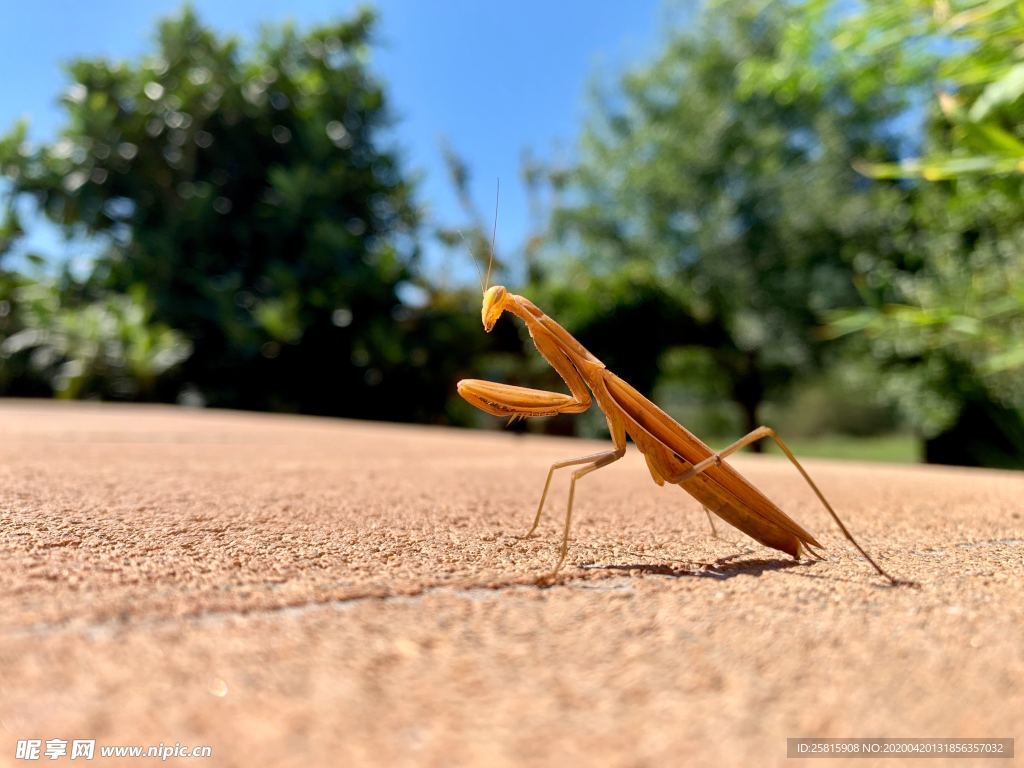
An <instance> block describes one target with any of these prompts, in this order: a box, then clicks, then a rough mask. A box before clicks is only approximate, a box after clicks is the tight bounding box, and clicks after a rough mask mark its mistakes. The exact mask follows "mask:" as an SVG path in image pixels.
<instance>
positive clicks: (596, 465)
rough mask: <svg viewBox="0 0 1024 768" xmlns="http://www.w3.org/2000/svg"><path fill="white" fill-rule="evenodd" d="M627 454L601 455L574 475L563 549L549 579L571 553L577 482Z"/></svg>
mask: <svg viewBox="0 0 1024 768" xmlns="http://www.w3.org/2000/svg"><path fill="white" fill-rule="evenodd" d="M625 453H626V449H625V448H620V449H616V450H613V451H608V452H607V453H605V454H603V455H600V454H599V458H597V459H596V460H595V461H594V462H593V463H591V464H588V465H587V466H585V467H583V468H581V469H577V470H576V471H575V472H573V473H572V480H571V481H570V483H569V503H568V504H567V505H566V509H565V530H564V531H563V532H562V547H561V549H560V551H559V556H558V563H557V564H556V565H555V568H554V570H553V571H551V573H550V574H548V576H547V578H549V579H550V578H553V577H554V576H555V574H557V573H558V571H559V570H560V569H561V567H562V563H564V562H565V557H566V555H567V554H568V552H569V529H570V527H571V526H572V502H573V498H574V497H575V495H576V481H577V480H579V479H580V478H581V477H583V476H584V475H589V474H590V473H591V472H593V471H594V470H596V469H601V467H607V466H608V465H609V464H611V463H612V462H615V461H618V460H619V459H621V458H622V457H623V456H624V455H625Z"/></svg>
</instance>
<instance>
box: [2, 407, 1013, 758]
mask: <svg viewBox="0 0 1024 768" xmlns="http://www.w3.org/2000/svg"><path fill="white" fill-rule="evenodd" d="M600 447H601V446H600V445H598V444H591V443H583V442H576V441H570V440H562V439H546V438H534V437H518V436H514V435H511V434H503V433H478V432H466V431H454V430H445V429H435V428H422V427H405V426H392V425H382V424H373V423H360V422H351V421H335V420H318V419H311V418H300V417H281V416H267V415H253V414H238V413H227V412H216V411H207V412H201V411H187V410H177V409H172V408H161V407H143V406H111V405H102V406H101V405H70V404H59V403H45V402H27V401H6V402H5V401H0V565H2V567H0V765H2V766H6V765H28V764H31V763H26V762H24V761H19V760H17V759H15V755H16V742H17V741H18V740H19V739H32V738H39V739H43V740H44V741H45V740H47V739H56V738H60V739H67V740H69V741H70V740H72V739H95V740H96V741H97V744H98V745H147V746H148V745H156V744H160V743H163V744H165V745H173V744H175V743H180V744H183V745H188V746H194V745H210V746H212V747H213V758H212V759H205V760H204V759H191V760H185V759H181V760H178V761H175V760H169V761H168V763H169V764H178V765H186V764H188V765H218V766H321V765H323V766H332V765H339V766H340V765H368V766H376V765H382V766H390V765H396V766H406V765H409V766H412V765H417V766H418V765H427V766H435V765H436V766H451V765H485V766H513V765H515V766H519V765H556V764H557V765H562V764H574V763H579V764H587V765H620V766H646V765H651V766H674V765H697V766H701V765H708V766H712V765H714V766H729V765H783V764H785V765H794V764H796V763H797V762H798V761H787V759H786V757H785V755H786V738H787V737H792V736H817V737H828V736H851V737H869V736H870V737H879V736H888V737H926V736H927V737H992V738H996V737H1017V740H1018V742H1017V743H1018V750H1019V749H1022V748H1024V743H1022V742H1021V737H1022V736H1024V599H1022V587H1024V517H1022V515H1024V474H1020V473H1009V472H994V471H971V470H964V469H949V468H945V469H940V468H932V467H896V466H882V465H877V466H876V465H868V464H854V463H838V462H825V461H809V462H807V466H808V469H809V471H810V472H811V474H812V475H813V476H814V477H815V478H816V479H817V480H818V482H819V484H820V485H821V487H822V489H823V491H824V492H825V493H826V495H828V496H829V497H830V498H831V499H832V501H833V502H834V505H835V506H836V508H837V510H838V511H839V513H840V514H841V515H843V516H845V519H846V521H847V523H848V524H849V525H850V526H851V527H852V529H853V530H854V531H855V532H856V533H858V534H859V535H860V537H861V540H862V543H863V544H864V545H865V546H866V547H867V548H868V550H869V551H870V552H872V553H874V554H875V555H876V557H877V558H878V559H879V561H880V562H881V563H882V564H883V565H884V566H885V567H886V568H889V569H891V571H892V572H894V573H895V574H897V575H899V576H901V577H904V578H908V579H915V580H917V581H918V582H919V583H920V587H919V588H891V587H887V586H886V585H885V584H884V582H882V581H881V580H880V579H879V578H877V577H876V576H875V575H874V574H873V573H872V571H871V570H870V568H869V567H868V566H867V565H866V564H865V563H864V562H863V561H862V560H861V559H860V558H859V557H858V556H857V555H856V553H855V552H853V551H852V550H851V549H850V547H849V546H847V545H846V544H845V543H844V541H843V540H842V538H841V536H840V535H839V534H838V532H837V531H836V529H835V527H834V525H832V524H831V523H830V520H829V519H828V517H827V515H826V513H825V512H824V511H823V510H822V509H821V508H820V507H819V506H818V504H817V501H816V500H815V498H814V497H813V496H812V494H811V493H810V491H809V490H808V489H807V487H806V486H805V485H804V484H803V483H802V481H801V480H800V478H799V476H798V475H797V474H796V472H795V471H794V470H793V469H792V467H791V466H790V465H788V464H787V463H785V462H784V461H783V460H781V459H776V458H760V457H745V456H741V457H739V458H736V459H735V460H734V461H732V463H733V464H734V465H735V466H736V467H737V468H739V469H740V470H741V471H742V472H744V473H745V474H746V475H747V476H748V477H749V478H750V479H751V480H752V481H753V482H755V483H756V484H757V485H759V486H760V487H762V488H763V489H764V490H765V491H766V492H767V493H768V495H769V496H771V497H772V498H773V499H774V500H775V501H776V502H778V503H779V504H780V506H782V507H783V508H784V509H786V510H787V511H788V512H789V513H790V514H791V515H792V516H793V517H794V518H796V519H797V520H798V521H800V522H801V523H802V524H803V525H804V526H805V527H807V528H808V529H809V530H810V531H811V532H812V533H814V534H815V535H816V536H818V538H819V539H820V540H821V541H822V543H823V544H825V545H826V547H827V548H828V549H827V556H828V559H827V561H826V562H820V563H817V562H816V563H813V564H802V563H801V564H797V563H793V562H792V561H790V560H789V559H788V558H787V557H785V556H784V555H781V554H780V553H777V552H774V551H772V550H767V549H765V548H763V547H760V546H758V545H756V544H755V543H754V542H752V541H750V540H746V539H744V538H742V536H741V535H740V534H738V533H737V532H734V531H731V532H726V533H725V534H724V537H723V538H713V537H712V536H711V535H710V534H709V530H708V526H707V522H706V520H705V518H704V514H703V513H702V512H701V510H700V507H699V506H698V505H697V504H696V502H694V501H692V500H691V499H690V498H689V497H688V496H686V495H685V494H684V493H682V492H681V491H680V490H678V489H676V488H663V489H659V488H658V487H657V486H655V485H654V484H653V483H652V482H651V480H650V477H649V475H648V473H647V471H646V469H645V467H644V465H643V462H642V459H641V458H640V457H639V456H638V455H637V454H636V453H635V451H631V452H630V453H629V454H628V455H627V457H626V458H625V459H624V460H623V461H621V462H619V463H618V464H615V465H613V466H611V467H609V468H607V469H604V470H602V471H600V472H597V473H595V474H593V475H590V476H588V477H587V478H586V479H585V480H583V481H581V483H580V486H579V488H578V491H577V523H576V525H575V528H574V532H573V533H574V537H573V542H572V547H571V550H570V555H569V559H568V561H567V567H566V569H565V572H564V578H563V579H562V580H561V581H560V583H558V584H556V585H555V586H552V587H550V588H540V587H538V586H536V585H535V584H534V579H535V578H536V577H537V576H538V575H540V574H543V573H544V572H545V571H546V570H547V569H548V568H549V567H550V566H551V564H552V563H553V562H554V558H555V553H556V547H557V535H558V525H559V521H560V517H561V514H562V511H563V509H564V499H565V491H566V478H564V477H562V478H561V479H560V480H556V482H555V483H554V484H553V488H552V497H551V502H550V504H551V506H550V514H549V515H548V517H547V518H546V521H545V523H544V525H543V526H542V529H541V536H540V537H539V538H535V539H531V540H529V541H526V542H522V543H520V542H517V541H516V540H515V538H514V535H515V534H519V533H522V532H524V531H525V529H526V528H527V526H528V523H529V521H530V519H531V517H532V514H533V510H534V505H535V504H536V501H537V498H538V495H539V492H540V490H541V485H542V482H543V479H544V474H545V471H546V469H547V467H548V466H549V465H550V464H551V463H552V462H554V461H556V460H559V459H564V458H570V457H573V456H578V455H581V454H584V453H587V452H591V451H593V450H599V449H600ZM97 748H98V747H97ZM67 759H68V758H67V757H65V758H62V760H67ZM158 762H159V760H157V759H155V758H148V759H146V758H143V759H124V760H122V761H121V762H118V761H116V760H106V759H101V758H100V757H99V756H98V754H97V757H96V759H95V761H94V762H93V763H92V764H100V765H146V764H154V763H158ZM918 762H920V761H918ZM944 762H946V761H942V760H929V761H927V762H926V763H923V764H925V765H929V766H936V765H940V764H943V763H944ZM977 762H981V761H977ZM1009 762H1011V761H995V762H992V761H984V762H983V763H982V764H985V765H1005V764H1008V763H1009ZM45 763H46V764H56V765H59V764H62V763H61V761H54V762H50V761H48V760H47V761H45ZM914 763H915V761H911V760H890V761H887V762H886V763H885V764H887V765H900V764H903V765H907V764H914ZM76 764H77V763H76ZM824 764H825V765H835V764H836V762H826V763H824ZM855 764H856V765H867V764H869V762H868V761H863V760H861V761H857V762H856V763H855ZM951 764H956V765H966V764H970V761H963V760H961V761H953V762H952V763H951Z"/></svg>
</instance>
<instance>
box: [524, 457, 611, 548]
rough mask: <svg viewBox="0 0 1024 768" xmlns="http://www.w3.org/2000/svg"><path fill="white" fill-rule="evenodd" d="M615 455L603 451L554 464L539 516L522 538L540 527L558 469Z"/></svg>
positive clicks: (550, 471) (538, 510)
mask: <svg viewBox="0 0 1024 768" xmlns="http://www.w3.org/2000/svg"><path fill="white" fill-rule="evenodd" d="M615 453H617V451H601V452H600V453H591V454H589V455H587V456H580V457H579V458H578V459H567V460H566V461H557V462H555V463H554V464H552V465H551V468H550V469H549V470H548V479H547V480H545V481H544V491H543V493H541V495H540V503H539V504H538V505H537V515H536V517H534V518H533V525H531V526H530V530H528V531H527V532H526V534H525V535H524V536H521V537H520V538H523V539H528V538H530V536H532V535H533V532H534V531H536V530H537V526H538V525H540V516H541V512H543V511H544V500H545V499H547V497H548V488H550V487H551V477H552V476H553V475H554V474H555V470H556V469H562V468H564V467H572V466H575V465H577V464H590V463H592V462H597V461H600V460H601V459H603V458H605V457H607V456H612V455H614V454H615Z"/></svg>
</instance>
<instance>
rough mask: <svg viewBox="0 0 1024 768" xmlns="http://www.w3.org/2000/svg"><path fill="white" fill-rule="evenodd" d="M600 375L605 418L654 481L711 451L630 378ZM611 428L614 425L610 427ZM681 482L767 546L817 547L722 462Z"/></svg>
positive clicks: (796, 551)
mask: <svg viewBox="0 0 1024 768" xmlns="http://www.w3.org/2000/svg"><path fill="white" fill-rule="evenodd" d="M602 378H603V383H604V390H605V391H604V393H603V395H605V397H601V398H600V400H602V401H606V400H607V402H602V405H607V406H608V407H607V408H605V409H604V410H605V414H606V415H608V416H609V421H612V420H613V419H618V420H621V421H624V422H625V423H624V424H622V425H621V426H622V427H624V428H625V431H626V432H627V433H628V434H629V436H630V437H631V438H632V439H633V442H634V443H635V444H636V446H637V448H638V449H639V450H640V451H641V453H643V454H644V457H645V458H646V459H647V464H648V467H649V468H650V470H651V474H652V475H653V476H654V479H655V481H656V482H657V481H659V480H660V481H667V482H674V481H673V480H672V478H673V477H678V476H679V475H681V474H683V473H684V472H686V470H688V469H690V468H692V467H693V465H694V464H697V463H698V462H700V461H702V460H704V459H707V458H709V457H710V456H712V455H713V453H714V452H713V451H712V450H711V449H710V448H709V447H708V446H707V445H705V444H704V443H703V442H701V440H700V439H698V438H697V437H696V436H695V435H694V434H693V433H691V432H690V431H689V430H687V429H686V428H685V427H683V426H682V425H681V424H680V423H679V422H677V421H676V420H675V419H673V418H672V417H671V416H669V415H668V414H667V413H665V412H664V411H663V410H661V409H660V408H659V407H658V406H657V405H655V404H654V403H652V402H651V401H650V400H648V399H647V398H646V397H644V396H643V395H642V394H640V393H639V392H638V391H637V390H635V389H634V388H633V387H631V386H630V385H629V384H628V383H626V382H625V381H623V380H622V379H620V378H619V377H618V376H616V375H615V374H613V373H611V372H609V371H605V372H604V376H603V377H602ZM614 431H615V429H614V425H613V432H614ZM679 485H680V487H681V488H682V489H683V490H684V491H686V492H687V493H689V494H690V495H691V496H693V497H694V498H696V499H697V500H698V501H700V502H701V504H703V505H704V506H705V507H707V508H708V509H710V510H711V511H712V512H714V513H715V514H716V515H718V516H719V517H721V518H722V519H723V520H725V521H726V522H727V523H729V524H730V525H732V526H734V527H736V528H738V529H739V530H741V531H743V533H745V534H747V535H748V536H750V537H751V538H753V539H755V540H757V541H759V542H761V543H762V544H764V545H765V546H767V547H772V548H774V549H778V550H780V551H782V552H786V553H787V554H789V555H791V556H793V557H795V558H799V557H800V552H801V548H807V547H808V546H813V547H821V545H820V544H819V543H818V542H817V541H816V540H815V539H814V537H813V536H811V534H809V533H808V532H807V531H805V530H804V529H803V528H802V527H801V526H800V525H799V524H798V523H797V522H796V521H795V520H793V519H792V518H791V517H790V516H789V515H787V514H786V513H785V512H783V511H782V510H781V509H779V508H778V507H777V506H776V505H775V504H774V503H773V502H772V501H771V500H770V499H769V498H768V497H767V496H765V495H764V494H763V493H761V492H760V491H759V490H757V489H756V488H755V487H754V486H753V485H751V484H750V483H749V482H748V481H747V480H746V478H744V477H743V475H741V474H740V473H739V472H737V471H736V470H735V469H733V468H732V467H731V466H730V465H728V464H726V463H724V462H723V463H721V464H718V465H716V466H711V467H708V469H707V470H705V471H704V472H702V473H700V474H698V475H694V476H692V477H690V478H689V479H687V480H685V481H684V482H682V483H679Z"/></svg>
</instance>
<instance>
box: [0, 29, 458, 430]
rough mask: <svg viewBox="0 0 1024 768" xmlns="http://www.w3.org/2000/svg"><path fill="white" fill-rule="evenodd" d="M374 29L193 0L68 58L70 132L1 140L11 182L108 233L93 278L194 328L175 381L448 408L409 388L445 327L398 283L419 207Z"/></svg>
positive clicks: (203, 387) (17, 191)
mask: <svg viewBox="0 0 1024 768" xmlns="http://www.w3.org/2000/svg"><path fill="white" fill-rule="evenodd" d="M372 30H373V16H372V14H371V13H369V12H366V11H363V12H360V13H358V14H357V15H355V16H354V17H353V18H351V19H350V20H348V21H344V22H340V23H336V24H331V25H328V26H323V27H320V28H316V29H313V30H311V31H309V32H308V33H305V34H300V33H299V32H298V31H296V30H295V29H293V28H291V27H287V26H286V27H281V28H268V29H266V30H265V31H264V33H263V35H262V36H261V37H260V39H259V41H258V42H257V43H256V44H255V45H252V46H246V45H243V44H242V43H240V42H239V41H238V40H236V39H234V38H224V37H219V36H218V35H216V34H215V33H214V32H213V31H211V30H210V29H209V28H207V27H205V26H203V24H202V23H201V22H200V20H199V19H198V18H197V17H196V15H195V14H194V13H193V12H192V11H191V10H188V9H186V10H185V11H184V12H183V13H182V14H181V15H180V16H178V17H177V18H172V19H169V20H166V21H164V22H162V23H161V24H160V26H159V30H158V34H157V38H156V45H155V50H154V51H153V53H152V54H151V55H148V56H146V57H144V58H143V59H141V60H138V61H132V62H121V61H118V62H115V61H108V60H105V59H81V60H77V61H74V62H72V63H71V64H70V65H69V66H68V73H69V75H70V78H71V84H70V86H69V87H68V88H67V90H66V91H65V93H64V95H63V97H62V105H63V107H64V110H65V115H66V119H65V124H64V128H63V129H62V131H61V135H60V137H59V139H58V140H57V141H55V142H53V143H50V144H46V145H43V146H40V147H37V148H30V147H28V145H27V144H26V143H25V141H24V138H25V137H24V129H23V128H21V129H19V128H16V129H15V130H14V131H13V132H12V133H11V134H10V135H9V136H8V137H7V138H6V139H5V140H4V141H3V142H2V144H0V149H2V152H0V166H2V169H3V172H4V175H5V176H6V177H7V178H8V179H9V180H10V181H11V183H12V185H13V189H12V193H11V196H12V197H14V196H18V195H29V196H31V197H32V198H34V199H35V201H36V202H37V204H38V205H39V207H40V208H41V209H42V210H43V211H44V212H45V214H46V215H47V216H48V217H49V218H50V219H51V220H52V221H54V222H57V223H58V224H60V225H61V226H62V227H64V228H66V229H67V230H68V231H69V232H78V233H83V232H84V233H85V234H87V235H89V236H91V237H93V238H94V239H96V241H98V242H100V243H101V244H102V251H101V253H100V254H99V256H98V258H97V259H96V260H95V263H94V268H93V270H92V273H91V275H90V277H89V280H88V281H87V285H86V286H85V287H84V290H83V294H84V298H85V299H87V300H89V299H94V298H97V297H101V296H103V295H105V294H107V293H110V292H113V293H115V294H119V295H127V294H131V295H133V296H136V297H138V302H139V303H140V305H144V306H147V307H149V308H150V309H151V319H152V321H153V322H154V323H157V324H160V325H161V326H166V327H167V328H169V329H174V331H175V332H176V333H179V334H181V335H183V336H184V338H185V339H187V340H188V341H189V343H190V344H191V354H190V355H189V356H188V358H187V359H185V360H184V361H182V362H181V363H180V365H179V366H178V368H177V369H176V370H177V371H178V374H177V375H176V377H175V379H176V382H177V387H178V388H183V387H188V389H189V390H190V391H192V392H194V393H198V394H199V395H200V396H201V397H202V399H203V400H204V401H205V402H207V403H209V404H211V405H219V406H232V407H244V408H272V409H280V410H298V411H305V412H316V413H348V414H356V415H362V416H380V417H395V418H413V417H415V416H417V415H419V416H424V415H425V414H424V409H425V408H426V409H427V410H429V409H430V408H431V407H433V409H434V411H435V412H436V411H438V410H440V406H439V405H438V404H437V403H436V402H435V403H433V404H427V403H414V402H409V399H408V398H405V397H399V395H400V393H402V392H403V391H404V390H405V388H406V387H408V386H409V384H410V383H411V382H414V381H415V380H416V379H422V378H424V370H425V368H426V367H427V366H428V365H429V363H430V359H429V355H430V351H429V348H430V347H432V346H436V345H434V344H432V343H424V342H423V340H422V339H421V338H419V337H418V336H417V334H416V332H415V331H416V329H414V328H413V327H412V325H414V324H415V318H414V313H413V312H411V311H408V310H407V309H406V308H404V307H403V304H402V302H401V300H400V295H399V294H400V291H401V290H402V285H403V283H405V282H407V281H409V280H410V279H411V278H412V276H413V271H414V267H415V259H416V256H417V248H418V245H417V242H418V240H417V233H418V225H419V213H418V210H417V208H416V207H415V205H414V204H413V200H412V186H411V182H410V181H409V179H408V178H407V177H406V175H405V174H404V172H403V171H402V168H401V163H400V158H399V156H398V154H397V152H396V150H395V149H393V148H389V147H388V146H387V142H388V140H387V127H388V120H389V118H388V111H387V104H386V98H385V92H384V88H383V86H382V85H381V83H379V82H378V81H377V80H376V79H375V78H374V77H373V75H372V74H371V73H370V71H369V69H368V66H367V60H368V50H369V46H370V44H371V42H372ZM8 210H9V211H12V210H13V206H12V205H9V206H8ZM115 303H116V302H115ZM110 306H113V305H110Z"/></svg>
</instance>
